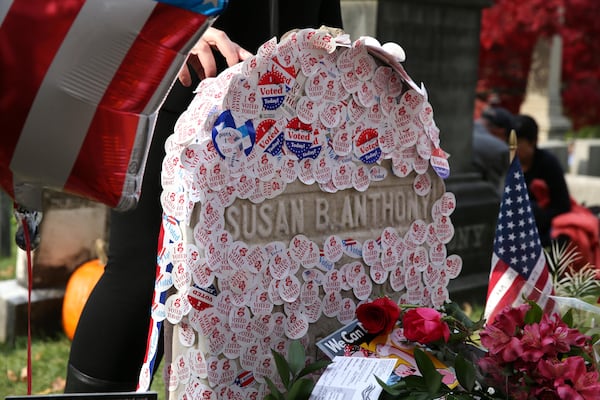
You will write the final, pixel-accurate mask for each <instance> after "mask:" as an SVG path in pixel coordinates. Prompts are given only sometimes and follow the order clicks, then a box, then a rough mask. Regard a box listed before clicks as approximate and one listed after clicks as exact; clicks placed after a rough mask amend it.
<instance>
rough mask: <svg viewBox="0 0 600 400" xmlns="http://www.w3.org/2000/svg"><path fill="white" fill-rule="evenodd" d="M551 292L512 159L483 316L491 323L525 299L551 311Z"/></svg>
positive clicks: (521, 182) (516, 165)
mask: <svg viewBox="0 0 600 400" xmlns="http://www.w3.org/2000/svg"><path fill="white" fill-rule="evenodd" d="M552 291H553V289H552V279H551V277H550V273H549V272H548V266H547V264H546V257H545V256H544V252H543V249H542V245H541V242H540V238H539V234H538V231H537V227H536V224H535V219H534V217H533V213H532V212H531V205H530V203H529V196H528V194H527V185H526V184H525V180H524V178H523V172H522V170H521V164H520V163H519V160H518V158H517V157H515V158H514V160H513V162H512V163H511V165H510V168H509V170H508V173H507V175H506V181H505V184H504V193H503V195H502V203H501V204H500V212H499V214H498V224H497V226H496V234H495V238H494V253H493V254H492V270H491V272H490V280H489V285H488V293H487V301H486V306H485V317H486V319H487V321H488V323H490V322H491V321H493V319H494V317H495V316H496V314H497V313H498V312H500V311H502V309H503V308H505V307H506V306H518V305H520V304H522V303H523V302H524V300H523V299H524V298H526V299H529V300H533V301H535V302H537V303H538V304H539V305H540V307H542V309H544V311H545V312H552V311H554V309H555V307H556V306H555V303H554V301H553V300H551V299H549V297H548V296H549V295H551V294H552Z"/></svg>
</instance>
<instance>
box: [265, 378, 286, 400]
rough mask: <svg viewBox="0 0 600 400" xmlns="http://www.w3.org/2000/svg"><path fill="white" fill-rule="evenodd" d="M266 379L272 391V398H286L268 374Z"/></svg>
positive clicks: (270, 394)
mask: <svg viewBox="0 0 600 400" xmlns="http://www.w3.org/2000/svg"><path fill="white" fill-rule="evenodd" d="M265 381H266V382H267V386H269V390H270V391H271V393H269V396H272V398H273V399H275V400H284V397H283V394H282V393H281V392H280V391H279V389H277V386H275V384H274V383H273V381H272V380H271V379H270V378H269V377H268V376H265ZM265 400H266V398H265Z"/></svg>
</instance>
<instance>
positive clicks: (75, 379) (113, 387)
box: [65, 364, 137, 393]
mask: <svg viewBox="0 0 600 400" xmlns="http://www.w3.org/2000/svg"><path fill="white" fill-rule="evenodd" d="M136 387H137V382H112V381H106V380H104V379H98V378H93V377H91V376H89V375H86V374H84V373H83V372H81V371H79V370H78V369H77V368H75V367H74V366H73V365H71V364H69V366H68V367H67V382H66V384H65V393H111V392H134V391H135V389H136Z"/></svg>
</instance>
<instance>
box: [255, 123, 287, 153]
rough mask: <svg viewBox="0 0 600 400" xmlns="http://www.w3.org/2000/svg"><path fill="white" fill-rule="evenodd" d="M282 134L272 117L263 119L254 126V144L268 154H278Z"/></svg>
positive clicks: (280, 148) (282, 138) (281, 144)
mask: <svg viewBox="0 0 600 400" xmlns="http://www.w3.org/2000/svg"><path fill="white" fill-rule="evenodd" d="M283 140H284V135H283V131H281V130H280V129H279V126H278V124H277V121H276V120H274V119H269V118H267V119H264V120H262V121H260V122H259V123H258V125H257V126H256V145H257V147H258V148H259V149H260V150H261V151H263V152H265V153H268V154H271V155H273V156H278V155H280V154H281V150H282V147H283Z"/></svg>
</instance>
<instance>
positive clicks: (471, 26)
mask: <svg viewBox="0 0 600 400" xmlns="http://www.w3.org/2000/svg"><path fill="white" fill-rule="evenodd" d="M490 5H491V1H489V0H403V1H397V0H379V1H378V12H377V38H378V39H379V40H380V41H381V42H382V43H385V42H386V41H393V42H397V43H399V44H400V45H401V46H402V47H403V48H404V50H405V52H406V56H407V57H406V62H405V63H404V65H405V68H406V70H407V72H408V73H409V74H411V76H412V78H413V79H414V80H415V81H416V82H417V83H420V82H424V84H425V88H426V90H427V92H428V94H429V100H430V102H431V104H432V105H433V106H434V108H435V115H436V122H437V124H438V126H439V128H440V137H441V138H442V144H443V146H444V149H445V150H446V151H448V153H450V158H449V162H450V168H451V171H452V173H451V177H450V178H449V179H447V180H446V186H447V188H448V190H449V191H451V192H453V193H454V194H455V195H456V200H457V210H456V212H455V214H454V215H453V221H454V223H455V226H456V233H455V237H454V239H453V241H452V242H451V243H450V244H449V245H448V248H449V249H452V250H453V251H456V252H457V253H458V254H460V255H461V257H462V258H463V261H464V266H463V272H462V274H461V276H460V277H459V279H457V280H455V281H454V282H451V285H450V290H451V293H452V297H453V298H456V299H459V298H462V297H464V298H468V299H475V300H477V301H478V302H479V303H482V302H483V301H484V300H485V292H486V288H487V281H488V277H489V271H490V262H491V254H492V243H493V238H494V231H495V224H496V218H497V216H498V206H499V203H500V199H499V198H498V195H497V194H496V193H494V189H493V188H492V187H491V185H489V184H488V183H487V182H484V181H482V180H481V179H480V177H479V176H478V175H477V174H474V173H473V172H472V171H473V168H472V166H471V162H472V156H471V154H472V131H473V119H472V115H473V108H474V102H475V88H476V83H477V68H478V52H479V32H480V19H481V9H482V8H484V7H487V6H490Z"/></svg>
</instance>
